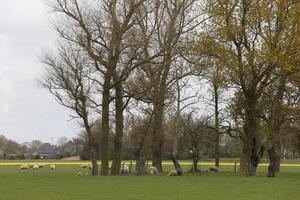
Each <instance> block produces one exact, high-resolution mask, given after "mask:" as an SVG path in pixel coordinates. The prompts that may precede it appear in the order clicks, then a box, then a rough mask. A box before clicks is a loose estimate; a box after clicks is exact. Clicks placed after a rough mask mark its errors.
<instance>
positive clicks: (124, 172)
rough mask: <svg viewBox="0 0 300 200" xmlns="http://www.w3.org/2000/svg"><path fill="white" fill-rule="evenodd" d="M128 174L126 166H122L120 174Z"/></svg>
mask: <svg viewBox="0 0 300 200" xmlns="http://www.w3.org/2000/svg"><path fill="white" fill-rule="evenodd" d="M128 173H129V167H128V165H122V166H121V174H128Z"/></svg>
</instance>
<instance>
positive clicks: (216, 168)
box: [208, 166, 219, 172]
mask: <svg viewBox="0 0 300 200" xmlns="http://www.w3.org/2000/svg"><path fill="white" fill-rule="evenodd" d="M208 171H210V172H218V171H219V168H218V167H216V166H210V167H209V168H208Z"/></svg>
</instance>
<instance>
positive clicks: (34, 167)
mask: <svg viewBox="0 0 300 200" xmlns="http://www.w3.org/2000/svg"><path fill="white" fill-rule="evenodd" d="M39 168H40V166H39V165H33V167H32V169H34V170H36V169H39Z"/></svg>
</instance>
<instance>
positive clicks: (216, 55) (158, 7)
mask: <svg viewBox="0 0 300 200" xmlns="http://www.w3.org/2000/svg"><path fill="white" fill-rule="evenodd" d="M48 5H49V7H50V8H51V9H52V11H54V13H55V14H56V15H57V22H56V23H55V24H56V30H57V33H58V34H59V37H60V39H59V42H58V50H57V52H54V53H50V52H47V53H45V54H44V55H43V56H42V60H43V62H44V63H45V64H46V65H47V72H46V74H45V76H44V77H43V78H42V80H41V82H42V85H43V86H44V87H45V88H47V89H49V91H50V92H51V93H52V94H53V95H54V96H55V98H56V100H57V101H58V102H59V103H60V104H62V105H63V106H65V107H67V108H69V109H71V110H73V111H74V116H73V117H74V118H79V119H80V120H81V122H82V126H83V127H84V129H85V132H86V140H87V143H88V146H89V152H90V159H91V161H92V164H93V166H94V167H93V175H97V174H98V165H97V159H96V158H97V153H98V148H99V146H100V149H101V174H102V175H108V174H109V158H112V160H113V162H112V167H111V174H118V173H120V167H121V155H122V141H123V139H124V129H125V128H126V127H125V126H127V125H128V124H130V123H129V122H127V123H125V119H126V120H127V121H131V124H132V126H131V127H130V128H131V129H133V128H134V127H135V128H137V129H136V131H137V132H138V134H136V135H137V141H138V142H137V150H136V151H135V153H134V154H135V156H136V160H137V169H138V171H141V172H142V171H143V168H144V164H145V158H144V157H143V155H144V152H145V151H148V150H149V149H150V150H151V153H152V165H153V166H155V167H156V168H157V169H158V170H159V171H162V154H163V147H164V141H166V138H171V139H172V141H173V142H172V154H173V156H175V157H176V154H177V149H178V144H179V138H180V136H181V135H182V134H190V135H189V136H193V135H194V132H195V130H199V132H201V128H199V127H197V126H196V125H194V122H193V119H190V118H189V117H188V120H187V122H186V123H181V122H180V121H182V120H181V119H182V118H184V116H190V113H191V110H195V109H194V108H195V107H196V106H197V105H199V98H198V97H199V94H198V93H199V92H198V91H200V89H201V88H203V87H209V88H210V89H209V90H208V91H209V93H210V94H211V97H213V98H212V100H211V101H210V105H212V106H213V107H212V108H213V109H212V110H213V112H211V116H213V118H210V116H208V117H207V119H206V120H202V121H203V122H202V126H201V127H203V126H204V127H206V128H209V129H210V130H211V131H210V132H212V134H214V135H215V137H214V143H215V145H214V147H215V155H216V166H218V165H219V156H218V155H219V143H220V135H222V134H224V133H227V134H228V135H230V136H232V137H236V138H238V139H239V142H240V143H241V146H242V154H241V169H240V173H241V175H243V176H254V175H255V173H256V168H257V166H258V164H259V162H260V159H261V157H262V155H263V153H264V152H267V153H268V155H269V158H270V166H269V173H268V175H269V176H275V171H276V169H278V166H279V163H280V156H279V155H280V154H279V152H280V148H281V141H282V140H281V135H282V134H281V131H282V129H283V128H285V129H287V128H295V127H296V124H297V121H298V116H297V112H296V111H297V109H298V100H299V95H298V88H299V83H298V82H297V77H298V76H299V72H298V69H299V58H300V55H299V53H300V51H299V41H300V39H299V11H297V9H298V8H297V2H296V1H285V0H278V1H273V0H257V1H248V0H234V1H219V0H205V1H200V0H176V1H175V0H174V1H164V0H150V1H145V0H134V1H128V0H110V1H106V0H101V1H100V0H99V1H85V2H84V3H83V2H81V1H77V0H52V1H50V3H48ZM298 7H299V6H298ZM199 79H200V80H199ZM191 85H192V86H194V88H196V89H192V88H193V87H192V86H191ZM224 108H227V109H225V110H224ZM198 110H200V111H201V110H202V111H203V110H204V108H198ZM124 111H127V112H126V113H127V114H126V115H124V113H125V112H124ZM209 113H210V112H209ZM99 119H100V120H99ZM131 119H132V120H131ZM169 120H172V121H173V122H174V123H173V126H174V127H175V128H173V129H170V127H168V123H165V122H166V121H169ZM136 123H138V124H139V126H135V124H136ZM96 125H97V126H98V127H100V129H101V131H95V128H94V127H95V126H96ZM182 127H185V128H184V130H186V131H182V130H181V129H182ZM166 129H170V130H174V132H173V133H170V134H166V133H167V131H165V130H166ZM194 129H195V130H194ZM196 133H197V132H196ZM193 137H204V136H202V135H201V134H200V135H199V134H196V135H194V136H193ZM184 138H186V139H187V138H188V135H186V137H184ZM146 141H150V142H148V143H149V144H150V145H149V146H147V145H145V144H146ZM192 141H193V140H191V141H186V142H187V143H189V142H192ZM190 148H195V145H194V146H193V147H192V146H191V147H190ZM191 151H192V152H197V149H191ZM110 153H111V154H112V155H110ZM197 156H198V155H195V160H197V159H198V158H197ZM196 158H197V159H196ZM139 169H140V170H139Z"/></svg>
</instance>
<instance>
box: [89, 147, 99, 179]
mask: <svg viewBox="0 0 300 200" xmlns="http://www.w3.org/2000/svg"><path fill="white" fill-rule="evenodd" d="M90 159H91V162H92V166H93V168H92V176H97V175H98V163H97V148H96V146H95V145H91V146H90Z"/></svg>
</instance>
